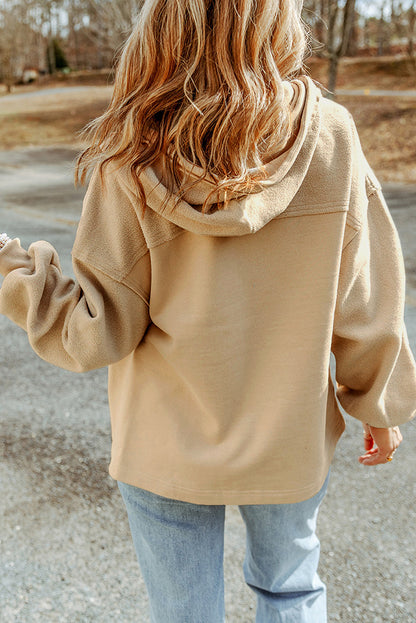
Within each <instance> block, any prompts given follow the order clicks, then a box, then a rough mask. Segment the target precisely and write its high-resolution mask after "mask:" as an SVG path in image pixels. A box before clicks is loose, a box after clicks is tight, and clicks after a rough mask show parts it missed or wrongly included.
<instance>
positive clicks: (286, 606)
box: [118, 474, 329, 623]
mask: <svg viewBox="0 0 416 623" xmlns="http://www.w3.org/2000/svg"><path fill="white" fill-rule="evenodd" d="M328 480H329V474H328V476H327V478H326V480H325V483H324V485H323V487H322V489H321V490H320V491H319V493H317V494H316V495H315V496H314V497H312V498H310V499H308V500H305V501H303V502H297V503H295V504H270V505H269V504H261V505H243V506H239V507H238V508H239V510H240V513H241V516H242V518H243V520H244V522H245V525H246V531H247V541H246V556H245V562H244V577H245V580H246V582H247V584H248V586H249V587H250V588H251V589H252V590H253V591H254V592H255V594H256V596H257V612H256V623H326V620H327V619H326V588H325V585H324V584H323V582H322V581H321V580H320V578H319V576H318V573H317V567H318V562H319V548H320V546H319V540H318V538H317V536H316V532H315V530H316V521H317V515H318V509H319V505H320V503H321V502H322V500H323V498H324V495H325V493H326V489H327V486H328ZM118 485H119V488H120V491H121V494H122V496H123V500H124V503H125V505H126V508H127V513H128V518H129V523H130V529H131V534H132V537H133V542H134V546H135V550H136V554H137V558H138V561H139V564H140V568H141V572H142V575H143V578H144V581H145V584H146V587H147V591H148V595H149V601H150V616H151V621H152V623H223V622H224V621H225V611H224V575H223V554H224V519H225V506H214V505H199V504H190V503H188V502H180V501H177V500H171V499H169V498H165V497H161V496H159V495H156V494H154V493H150V492H149V491H144V490H143V489H139V488H137V487H133V486H132V485H127V484H125V483H122V482H119V483H118Z"/></svg>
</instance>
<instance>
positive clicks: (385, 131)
mask: <svg viewBox="0 0 416 623" xmlns="http://www.w3.org/2000/svg"><path fill="white" fill-rule="evenodd" d="M339 102H340V103H341V104H343V105H344V106H346V107H347V108H348V109H349V110H350V112H351V114H352V115H353V117H354V119H355V122H356V124H357V128H358V132H359V135H360V138H361V142H362V145H363V149H364V152H365V154H366V156H367V159H368V161H369V162H370V165H371V166H372V167H373V169H374V170H375V172H376V174H377V175H378V176H379V178H380V179H381V180H382V181H384V182H409V183H413V184H416V140H415V128H416V99H414V100H413V99H401V98H394V99H392V98H374V97H371V98H370V97H367V98H366V97H342V98H339Z"/></svg>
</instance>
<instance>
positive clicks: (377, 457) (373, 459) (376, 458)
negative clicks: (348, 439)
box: [358, 452, 390, 466]
mask: <svg viewBox="0 0 416 623" xmlns="http://www.w3.org/2000/svg"><path fill="white" fill-rule="evenodd" d="M388 456H389V455H386V454H381V453H380V452H374V453H371V454H370V453H367V454H364V455H363V456H360V457H359V459H358V460H359V462H360V463H361V464H362V465H367V466H372V465H383V464H385V463H390V461H388V460H387V457H388Z"/></svg>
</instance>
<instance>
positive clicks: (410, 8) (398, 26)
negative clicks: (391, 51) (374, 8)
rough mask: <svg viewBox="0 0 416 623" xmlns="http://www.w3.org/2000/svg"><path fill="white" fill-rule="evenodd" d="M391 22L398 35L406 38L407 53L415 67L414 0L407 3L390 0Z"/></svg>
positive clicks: (415, 8) (415, 0) (415, 14)
mask: <svg viewBox="0 0 416 623" xmlns="http://www.w3.org/2000/svg"><path fill="white" fill-rule="evenodd" d="M390 12H391V22H392V24H393V27H394V30H395V32H396V34H397V36H398V37H399V39H401V38H406V40H407V53H408V55H409V58H410V59H411V61H412V62H413V64H414V66H415V69H416V57H415V39H416V0H412V1H411V2H410V3H408V4H407V5H404V3H403V2H402V1H401V0H391V2H390Z"/></svg>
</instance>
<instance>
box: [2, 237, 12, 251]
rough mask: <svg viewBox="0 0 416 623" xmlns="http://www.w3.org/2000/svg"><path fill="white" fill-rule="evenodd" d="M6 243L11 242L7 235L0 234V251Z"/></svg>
mask: <svg viewBox="0 0 416 623" xmlns="http://www.w3.org/2000/svg"><path fill="white" fill-rule="evenodd" d="M8 242H11V238H9V236H8V235H7V234H0V249H2V248H3V247H5V246H6V244H7V243H8Z"/></svg>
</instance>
